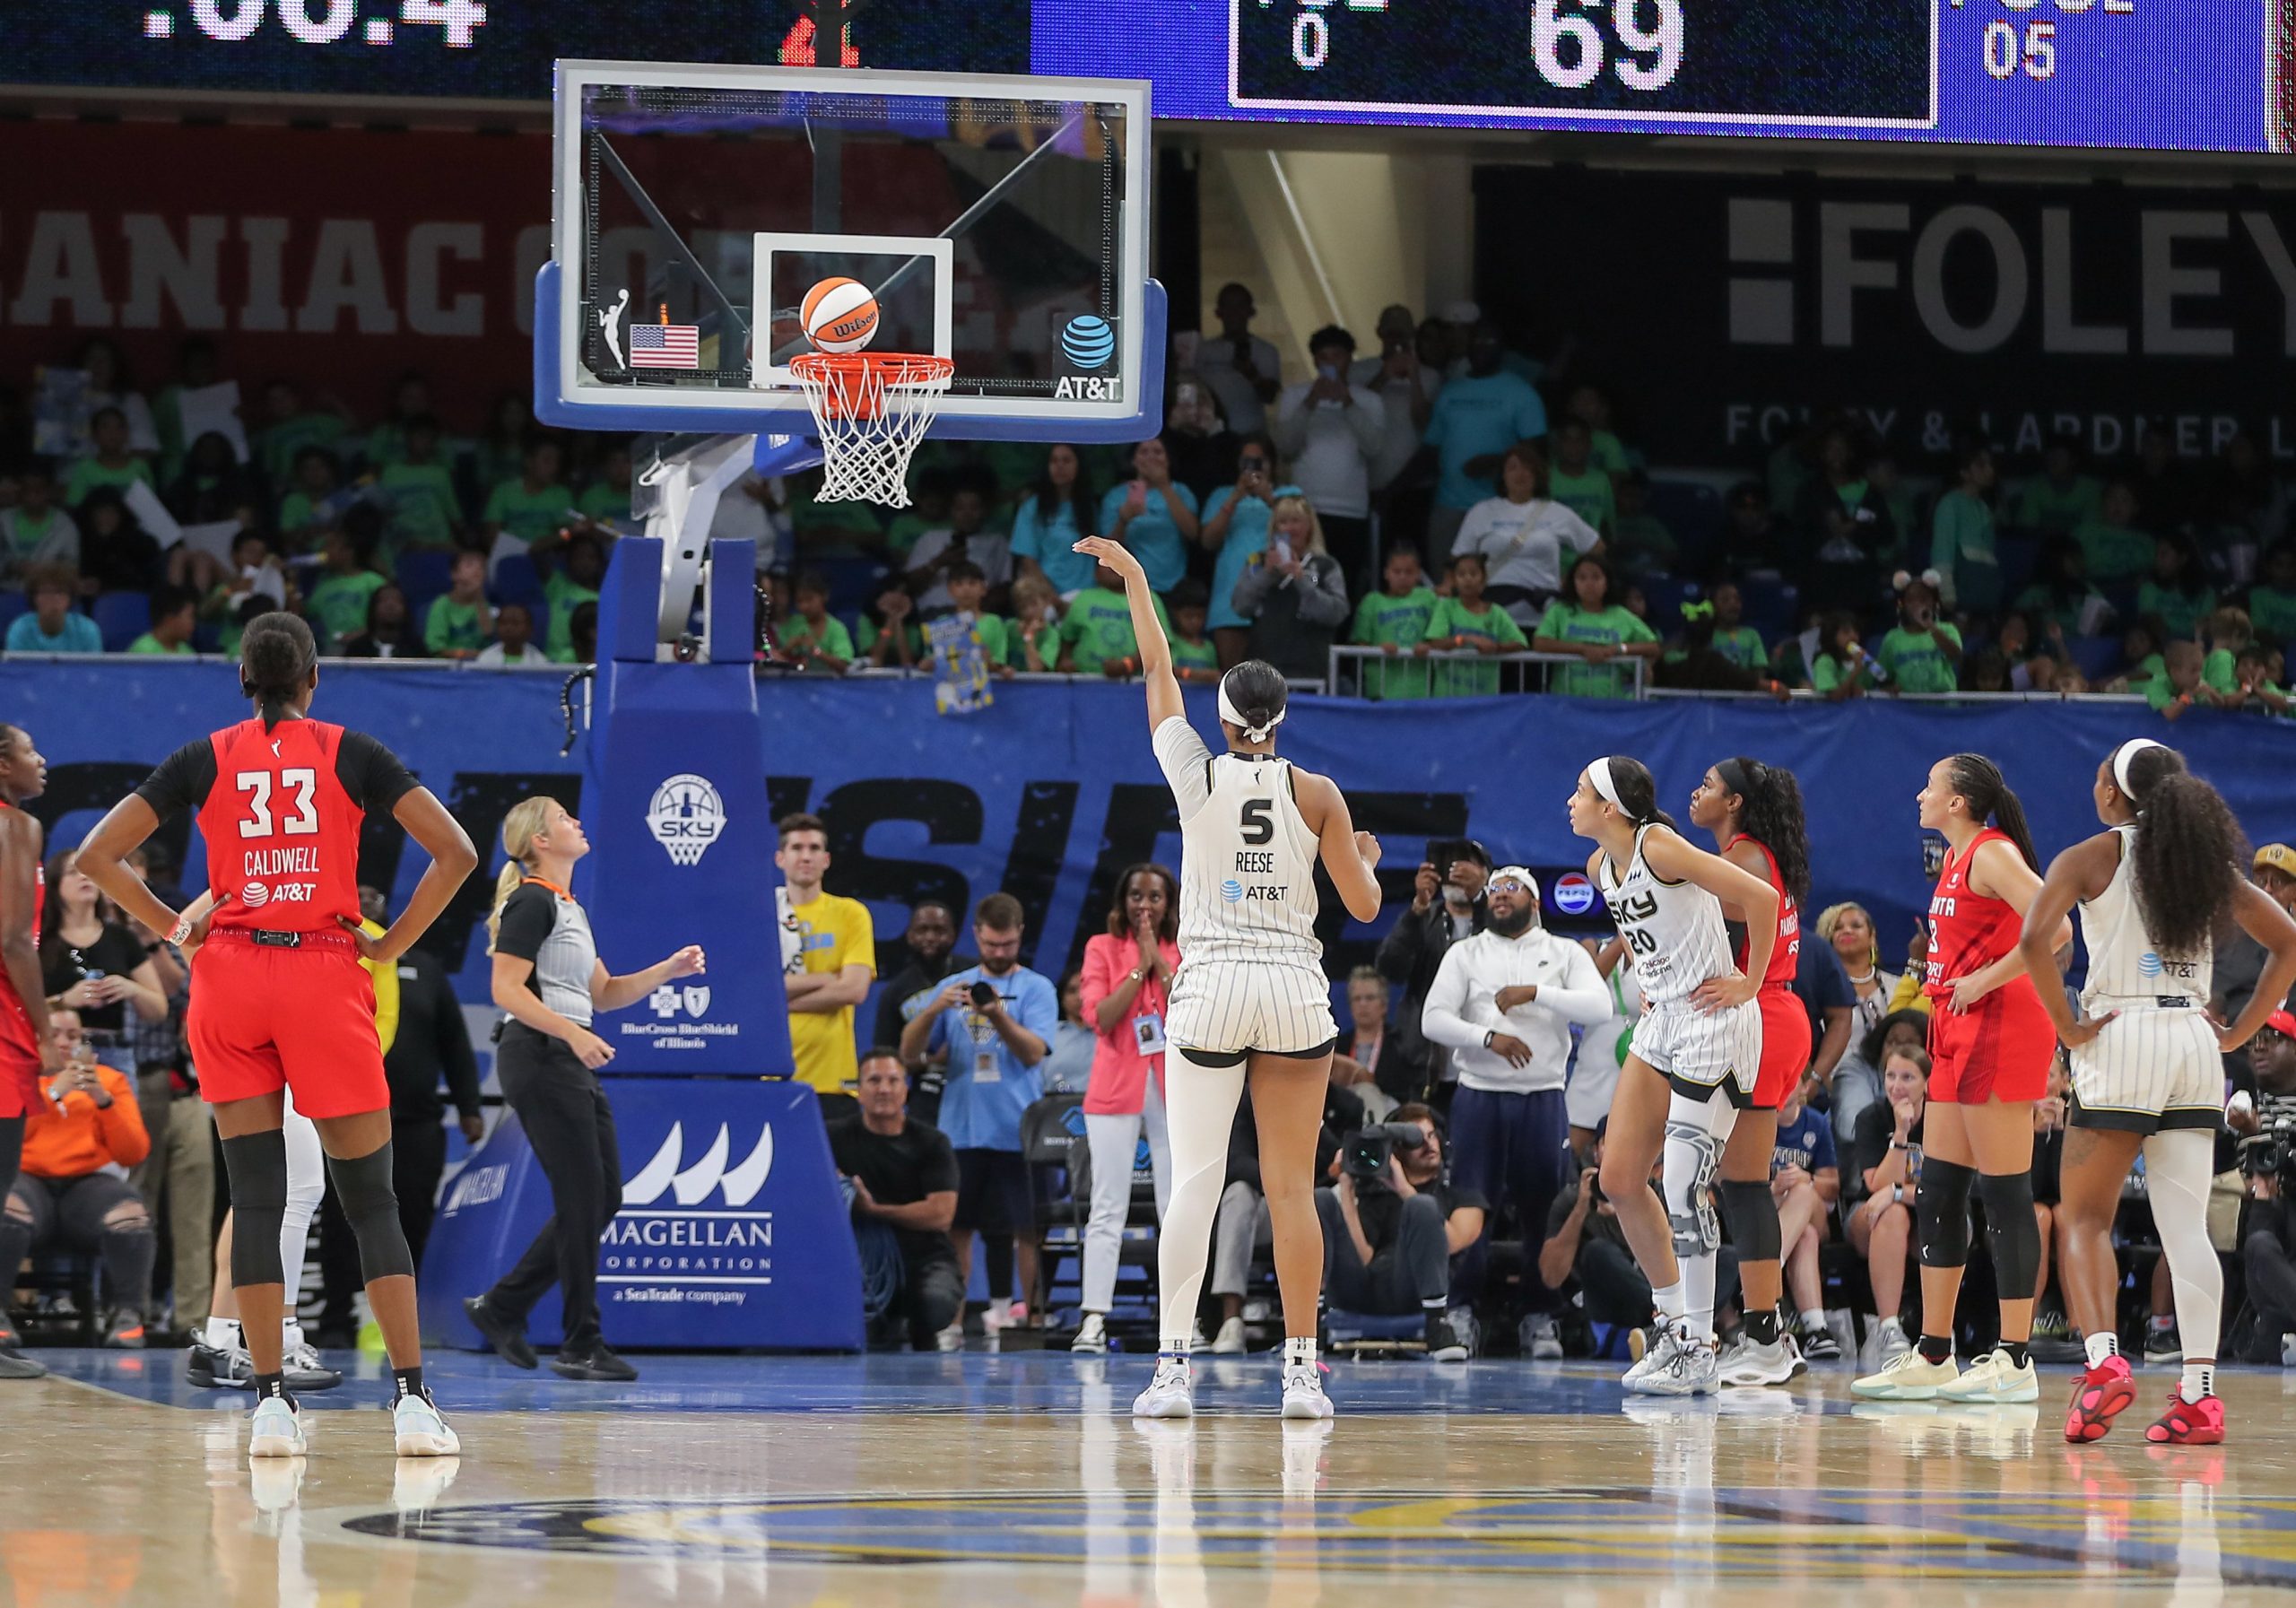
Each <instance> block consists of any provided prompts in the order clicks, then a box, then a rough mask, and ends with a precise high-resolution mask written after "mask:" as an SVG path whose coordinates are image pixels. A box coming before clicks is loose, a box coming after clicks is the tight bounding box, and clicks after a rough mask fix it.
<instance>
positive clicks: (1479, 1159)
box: [1420, 865, 1611, 1361]
mask: <svg viewBox="0 0 2296 1608" xmlns="http://www.w3.org/2000/svg"><path fill="white" fill-rule="evenodd" d="M1485 897H1486V899H1487V900H1488V901H1489V906H1490V923H1489V925H1488V926H1485V927H1484V928H1483V931H1482V932H1480V933H1477V934H1474V936H1473V937H1471V938H1468V939H1466V940H1465V941H1464V942H1462V943H1455V944H1453V945H1451V946H1450V948H1449V950H1448V952H1446V953H1445V954H1444V956H1443V961H1442V964H1441V965H1440V966H1439V967H1438V968H1437V969H1436V973H1435V985H1434V987H1432V988H1431V989H1430V990H1429V991H1428V995H1427V1003H1426V1005H1425V1006H1424V1007H1423V1010H1422V1014H1421V1017H1420V1030H1421V1031H1422V1032H1423V1033H1424V1034H1425V1035H1426V1037H1427V1039H1428V1040H1429V1041H1430V1042H1431V1043H1434V1044H1439V1045H1441V1046H1443V1047H1445V1048H1447V1049H1448V1050H1449V1051H1450V1052H1451V1067H1452V1070H1453V1072H1455V1073H1457V1076H1458V1092H1457V1094H1456V1095H1454V1096H1453V1097H1452V1100H1451V1132H1452V1133H1453V1134H1454V1135H1456V1138H1457V1146H1456V1150H1455V1152H1454V1162H1453V1170H1454V1172H1455V1173H1456V1174H1457V1178H1458V1181H1459V1184H1460V1186H1461V1187H1462V1188H1465V1189H1466V1190H1468V1191H1470V1192H1471V1193H1473V1194H1475V1195H1481V1196H1482V1197H1483V1201H1484V1202H1485V1204H1486V1205H1487V1206H1488V1207H1489V1210H1490V1212H1491V1213H1492V1215H1493V1216H1496V1215H1497V1214H1498V1213H1500V1211H1501V1210H1502V1209H1504V1208H1505V1207H1507V1206H1509V1205H1510V1204H1511V1205H1512V1206H1513V1207H1514V1208H1515V1213H1516V1215H1517V1216H1518V1218H1519V1219H1520V1220H1521V1222H1522V1224H1523V1231H1524V1233H1525V1234H1526V1235H1528V1234H1531V1233H1535V1232H1536V1231H1537V1230H1538V1229H1539V1227H1540V1226H1541V1225H1543V1224H1544V1222H1545V1221H1546V1217H1547V1208H1548V1207H1549V1206H1550V1205H1551V1204H1552V1203H1553V1201H1554V1197H1555V1196H1556V1195H1559V1194H1561V1192H1562V1191H1563V1190H1564V1189H1565V1188H1567V1187H1568V1186H1569V1185H1570V1172H1571V1160H1570V1110H1569V1108H1567V1107H1566V1106H1565V1104H1564V1102H1563V1097H1562V1085H1563V1082H1564V1077H1565V1074H1566V1073H1568V1072H1569V1070H1570V1024H1571V1023H1572V1022H1574V1021H1575V1022H1578V1023H1579V1024H1580V1025H1581V1026H1586V1027H1592V1026H1593V1025H1595V1024H1596V1022H1600V1021H1608V1020H1609V1018H1610V1013H1611V995H1610V990H1609V989H1608V988H1606V987H1604V985H1603V976H1602V973H1601V972H1600V971H1598V970H1597V969H1596V966H1595V958H1594V956H1592V955H1590V954H1588V953H1587V952H1586V950H1585V949H1584V948H1582V947H1581V946H1580V945H1578V944H1576V943H1572V942H1571V941H1570V940H1569V939H1568V938H1558V937H1556V936H1555V935H1554V934H1552V933H1550V932H1548V931H1547V930H1546V929H1545V928H1544V927H1543V926H1540V925H1539V885H1538V882H1537V880H1536V879H1535V878H1534V877H1533V876H1532V875H1531V874H1530V873H1529V872H1528V871H1526V869H1524V868H1523V867H1522V866H1520V865H1505V866H1501V867H1500V869H1499V870H1497V871H1494V872H1492V874H1491V881H1490V883H1489V885H1488V887H1487V889H1486V891H1485ZM1524 1297H1525V1299H1526V1300H1527V1301H1528V1302H1529V1303H1530V1306H1531V1315H1530V1319H1529V1324H1528V1334H1529V1344H1530V1354H1531V1355H1532V1356H1533V1357H1534V1358H1535V1359H1537V1360H1543V1361H1544V1360H1554V1359H1557V1358H1560V1357H1561V1355H1562V1344H1561V1340H1560V1339H1559V1338H1558V1337H1557V1335H1556V1334H1555V1326H1554V1311H1553V1308H1554V1297H1553V1295H1552V1286H1548V1287H1547V1288H1546V1289H1536V1288H1533V1289H1529V1290H1526V1291H1524Z"/></svg>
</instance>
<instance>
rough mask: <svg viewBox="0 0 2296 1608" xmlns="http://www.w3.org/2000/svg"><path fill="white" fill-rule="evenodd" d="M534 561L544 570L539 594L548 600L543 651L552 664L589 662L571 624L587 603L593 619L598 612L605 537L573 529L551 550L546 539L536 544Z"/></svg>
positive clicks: (604, 573)
mask: <svg viewBox="0 0 2296 1608" xmlns="http://www.w3.org/2000/svg"><path fill="white" fill-rule="evenodd" d="M535 563H536V565H537V566H538V567H539V568H541V569H542V570H543V578H542V595H543V596H544V599H545V600H546V601H547V602H548V603H549V604H550V630H549V631H548V632H547V633H546V634H545V635H544V638H543V651H544V653H546V654H548V655H549V656H550V657H551V662H552V664H556V665H573V664H583V665H587V664H588V663H589V662H590V659H591V654H590V653H587V652H584V651H582V650H581V648H579V646H578V644H577V643H576V642H575V640H574V624H575V619H576V616H578V614H579V613H581V612H582V608H583V605H584V604H588V605H589V609H590V614H591V617H592V619H593V620H595V619H596V616H597V603H598V588H599V587H602V586H604V584H605V578H606V544H605V540H604V537H603V536H601V535H599V534H598V533H597V532H596V531H594V530H578V531H572V532H570V533H569V534H568V535H567V537H566V541H565V543H564V544H563V545H562V546H559V547H557V548H556V549H555V551H554V552H553V550H552V544H551V543H544V544H543V545H542V546H541V547H539V548H537V549H536V550H535ZM593 646H594V647H595V644H594V645H593Z"/></svg>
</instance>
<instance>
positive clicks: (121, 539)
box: [80, 488, 164, 597]
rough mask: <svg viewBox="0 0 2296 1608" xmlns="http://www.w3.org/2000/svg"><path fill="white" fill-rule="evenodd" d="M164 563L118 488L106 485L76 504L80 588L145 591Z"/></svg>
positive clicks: (94, 591)
mask: <svg viewBox="0 0 2296 1608" xmlns="http://www.w3.org/2000/svg"><path fill="white" fill-rule="evenodd" d="M163 569H164V565H163V563H162V561H161V556H160V543H158V542H157V541H156V540H154V539H153V537H152V535H151V533H150V532H148V531H146V530H145V529H144V528H143V524H142V522H141V521H139V520H138V519H137V518H136V517H135V513H134V511H133V510H131V509H130V508H128V506H127V504H126V502H125V501H123V500H121V498H120V495H119V493H118V492H117V491H112V490H110V489H109V488H106V489H105V490H103V491H96V492H93V493H91V495H90V496H89V498H88V500H86V501H85V502H83V503H82V504H81V505H80V590H81V592H82V593H83V595H87V596H91V597H92V596H94V595H96V594H98V593H100V592H148V591H150V590H151V589H152V587H154V586H155V585H157V584H158V583H159V580H160V577H161V573H162V570H163Z"/></svg>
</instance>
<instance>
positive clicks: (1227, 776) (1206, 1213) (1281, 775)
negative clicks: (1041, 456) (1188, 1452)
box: [1076, 536, 1379, 1419]
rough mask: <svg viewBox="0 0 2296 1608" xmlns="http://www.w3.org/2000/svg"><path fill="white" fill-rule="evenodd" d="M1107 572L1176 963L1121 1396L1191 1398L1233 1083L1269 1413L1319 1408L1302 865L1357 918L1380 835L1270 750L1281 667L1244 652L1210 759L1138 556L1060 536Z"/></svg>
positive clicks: (1155, 1409) (1373, 908) (1309, 963)
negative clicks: (1264, 1320) (1168, 829)
mask: <svg viewBox="0 0 2296 1608" xmlns="http://www.w3.org/2000/svg"><path fill="white" fill-rule="evenodd" d="M1076 551H1077V552H1088V553H1090V554H1091V555H1092V556H1093V557H1094V558H1096V559H1098V560H1100V562H1102V563H1103V564H1106V565H1107V566H1108V567H1109V569H1113V570H1115V571H1116V572H1117V573H1118V575H1120V576H1122V577H1123V578H1124V590H1125V596H1126V601H1127V602H1128V603H1129V604H1131V608H1132V628H1133V630H1134V631H1135V633H1136V634H1137V636H1138V637H1139V640H1140V665H1141V674H1143V675H1144V677H1145V678H1146V680H1147V682H1148V719H1149V723H1150V725H1151V726H1152V728H1153V729H1154V733H1155V737H1154V743H1155V750H1156V759H1157V761H1158V762H1159V763H1160V764H1161V765H1162V767H1163V769H1164V777H1165V779H1166V780H1168V781H1169V782H1170V784H1171V787H1172V795H1173V796H1174V798H1176V799H1177V800H1178V804H1179V816H1180V851H1181V853H1180V928H1179V949H1180V969H1179V974H1178V976H1177V977H1176V978H1173V979H1172V993H1171V1018H1170V1021H1168V1022H1167V1023H1166V1024H1165V1028H1164V1037H1165V1041H1166V1044H1165V1055H1164V1086H1165V1094H1166V1100H1167V1106H1166V1113H1165V1120H1166V1123H1167V1125H1168V1126H1169V1128H1170V1143H1171V1155H1172V1187H1171V1200H1170V1205H1169V1206H1167V1207H1166V1209H1165V1212H1164V1226H1163V1232H1162V1233H1161V1235H1160V1236H1159V1238H1158V1241H1157V1246H1156V1260H1157V1275H1158V1281H1157V1287H1158V1289H1159V1291H1161V1296H1162V1307H1163V1311H1162V1329H1163V1334H1162V1342H1161V1347H1160V1349H1159V1351H1158V1353H1157V1358H1156V1373H1155V1377H1154V1378H1152V1380H1151V1381H1150V1382H1149V1386H1148V1388H1147V1389H1145V1390H1144V1391H1142V1392H1141V1393H1140V1395H1139V1397H1138V1399H1137V1400H1135V1402H1134V1403H1133V1404H1132V1411H1133V1413H1134V1415H1135V1416H1136V1417H1141V1418H1187V1417H1189V1416H1190V1415H1192V1414H1193V1413H1194V1412H1195V1411H1196V1404H1195V1396H1194V1394H1193V1386H1192V1384H1191V1381H1190V1377H1189V1373H1188V1350H1189V1346H1190V1343H1191V1336H1192V1334H1193V1332H1194V1329H1195V1326H1196V1299H1197V1296H1198V1294H1199V1293H1200V1291H1202V1289H1203V1285H1204V1265H1205V1259H1206V1257H1207V1256H1208V1255H1209V1254H1210V1251H1211V1239H1212V1217H1213V1212H1214V1211H1215V1210H1216V1209H1217V1208H1218V1206H1219V1204H1220V1191H1221V1187H1222V1185H1223V1184H1224V1183H1225V1182H1226V1179H1227V1167H1228V1134H1229V1130H1230V1129H1231V1128H1232V1127H1233V1126H1235V1117H1236V1102H1237V1101H1238V1100H1240V1099H1241V1098H1242V1097H1243V1091H1244V1084H1245V1082H1246V1081H1247V1079H1248V1080H1249V1082H1250V1083H1251V1091H1252V1114H1253V1117H1255V1118H1256V1119H1257V1122H1258V1125H1259V1154H1260V1180H1261V1186H1262V1187H1263V1188H1264V1189H1265V1193H1266V1196H1267V1211H1268V1218H1269V1221H1270V1224H1271V1226H1272V1228H1273V1230H1274V1241H1275V1280H1276V1283H1277V1285H1278V1287H1279V1288H1280V1289H1281V1290H1282V1291H1283V1335H1284V1339H1283V1416H1284V1417H1286V1418H1299V1419H1321V1418H1329V1417H1330V1416H1331V1411H1332V1408H1331V1401H1330V1398H1329V1397H1327V1396H1326V1395H1324V1387H1323V1378H1322V1373H1321V1369H1320V1368H1319V1366H1318V1362H1317V1360H1316V1297H1317V1294H1318V1291H1319V1289H1320V1288H1321V1286H1322V1283H1323V1272H1324V1231H1323V1224H1322V1222H1321V1221H1320V1220H1319V1219H1318V1216H1317V1213H1316V1204H1315V1186H1316V1136H1317V1134H1318V1133H1319V1132H1320V1131H1321V1129H1322V1126H1323V1112H1324V1095H1325V1093H1326V1087H1327V1084H1328V1082H1329V1073H1330V1071H1331V1052H1332V1047H1333V1046H1334V1045H1335V1044H1337V1043H1338V1042H1339V1031H1338V1029H1337V1028H1336V1027H1335V1026H1334V1025H1333V1022H1332V1016H1331V982H1330V980H1329V979H1328V978H1326V976H1325V975H1324V968H1323V944H1322V943H1321V941H1320V940H1318V938H1317V936H1316V862H1317V860H1318V857H1320V858H1321V859H1322V861H1323V865H1324V869H1325V870H1326V871H1327V872H1329V873H1330V874H1331V880H1332V884H1333V886H1335V888H1337V889H1338V890H1339V896H1340V898H1341V900H1344V902H1345V904H1346V906H1347V909H1348V913H1349V914H1350V915H1352V916H1353V917H1355V919H1356V920H1358V921H1370V920H1371V919H1372V918H1373V917H1377V916H1378V913H1379V884H1378V881H1377V879H1375V878H1374V877H1373V876H1372V874H1371V872H1372V868H1373V867H1374V866H1376V865H1378V863H1379V845H1378V839H1374V838H1373V837H1372V836H1371V834H1370V833H1369V832H1359V831H1357V830H1355V828H1354V823H1353V822H1352V821H1350V820H1349V819H1348V813H1347V800H1346V799H1345V798H1344V797H1342V796H1341V795H1340V791H1339V788H1338V787H1335V785H1334V784H1333V783H1332V781H1331V779H1330V778H1327V777H1321V776H1317V775H1314V774H1313V773H1311V772H1309V771H1304V770H1301V769H1298V768H1297V767H1296V766H1294V765H1292V764H1291V761H1288V760H1282V759H1278V758H1277V757H1276V754H1275V728H1276V727H1277V726H1280V725H1282V724H1283V708H1284V687H1283V677H1282V676H1281V675H1279V674H1277V673H1276V671H1275V669H1274V666H1273V665H1267V664H1265V663H1263V662H1262V661H1260V660H1257V659H1247V660H1245V661H1244V663H1242V664H1240V665H1237V666H1236V667H1235V668H1234V669H1232V670H1231V671H1229V672H1228V674H1226V675H1224V676H1222V678H1221V680H1220V729H1221V732H1222V734H1223V735H1224V736H1225V737H1226V739H1227V746H1226V752H1223V753H1222V754H1221V755H1220V756H1219V757H1218V758H1216V759H1215V758H1214V757H1213V754H1212V752H1211V751H1210V750H1209V749H1207V748H1206V747H1205V744H1204V740H1203V739H1202V738H1200V737H1198V736H1197V735H1196V733H1195V731H1194V730H1192V729H1191V728H1190V727H1189V726H1188V723H1187V712H1186V710H1185V709H1184V708H1182V707H1181V704H1180V684H1179V682H1178V680H1176V679H1175V678H1174V677H1173V675H1172V651H1171V647H1170V644H1169V643H1168V642H1166V641H1165V639H1164V628H1163V624H1162V622H1161V621H1159V620H1158V619H1157V618H1156V601H1155V598H1154V597H1153V596H1152V595H1151V594H1150V592H1149V590H1148V578H1147V577H1146V576H1145V575H1144V573H1142V571H1141V568H1140V561H1139V560H1138V559H1136V558H1135V557H1133V556H1132V554H1131V553H1130V552H1128V551H1126V549H1125V547H1124V546H1123V545H1122V544H1120V543H1116V542H1111V541H1109V540H1108V539H1106V538H1105V537H1100V536H1088V537H1086V538H1085V539H1084V540H1083V541H1081V542H1079V543H1076Z"/></svg>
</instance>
